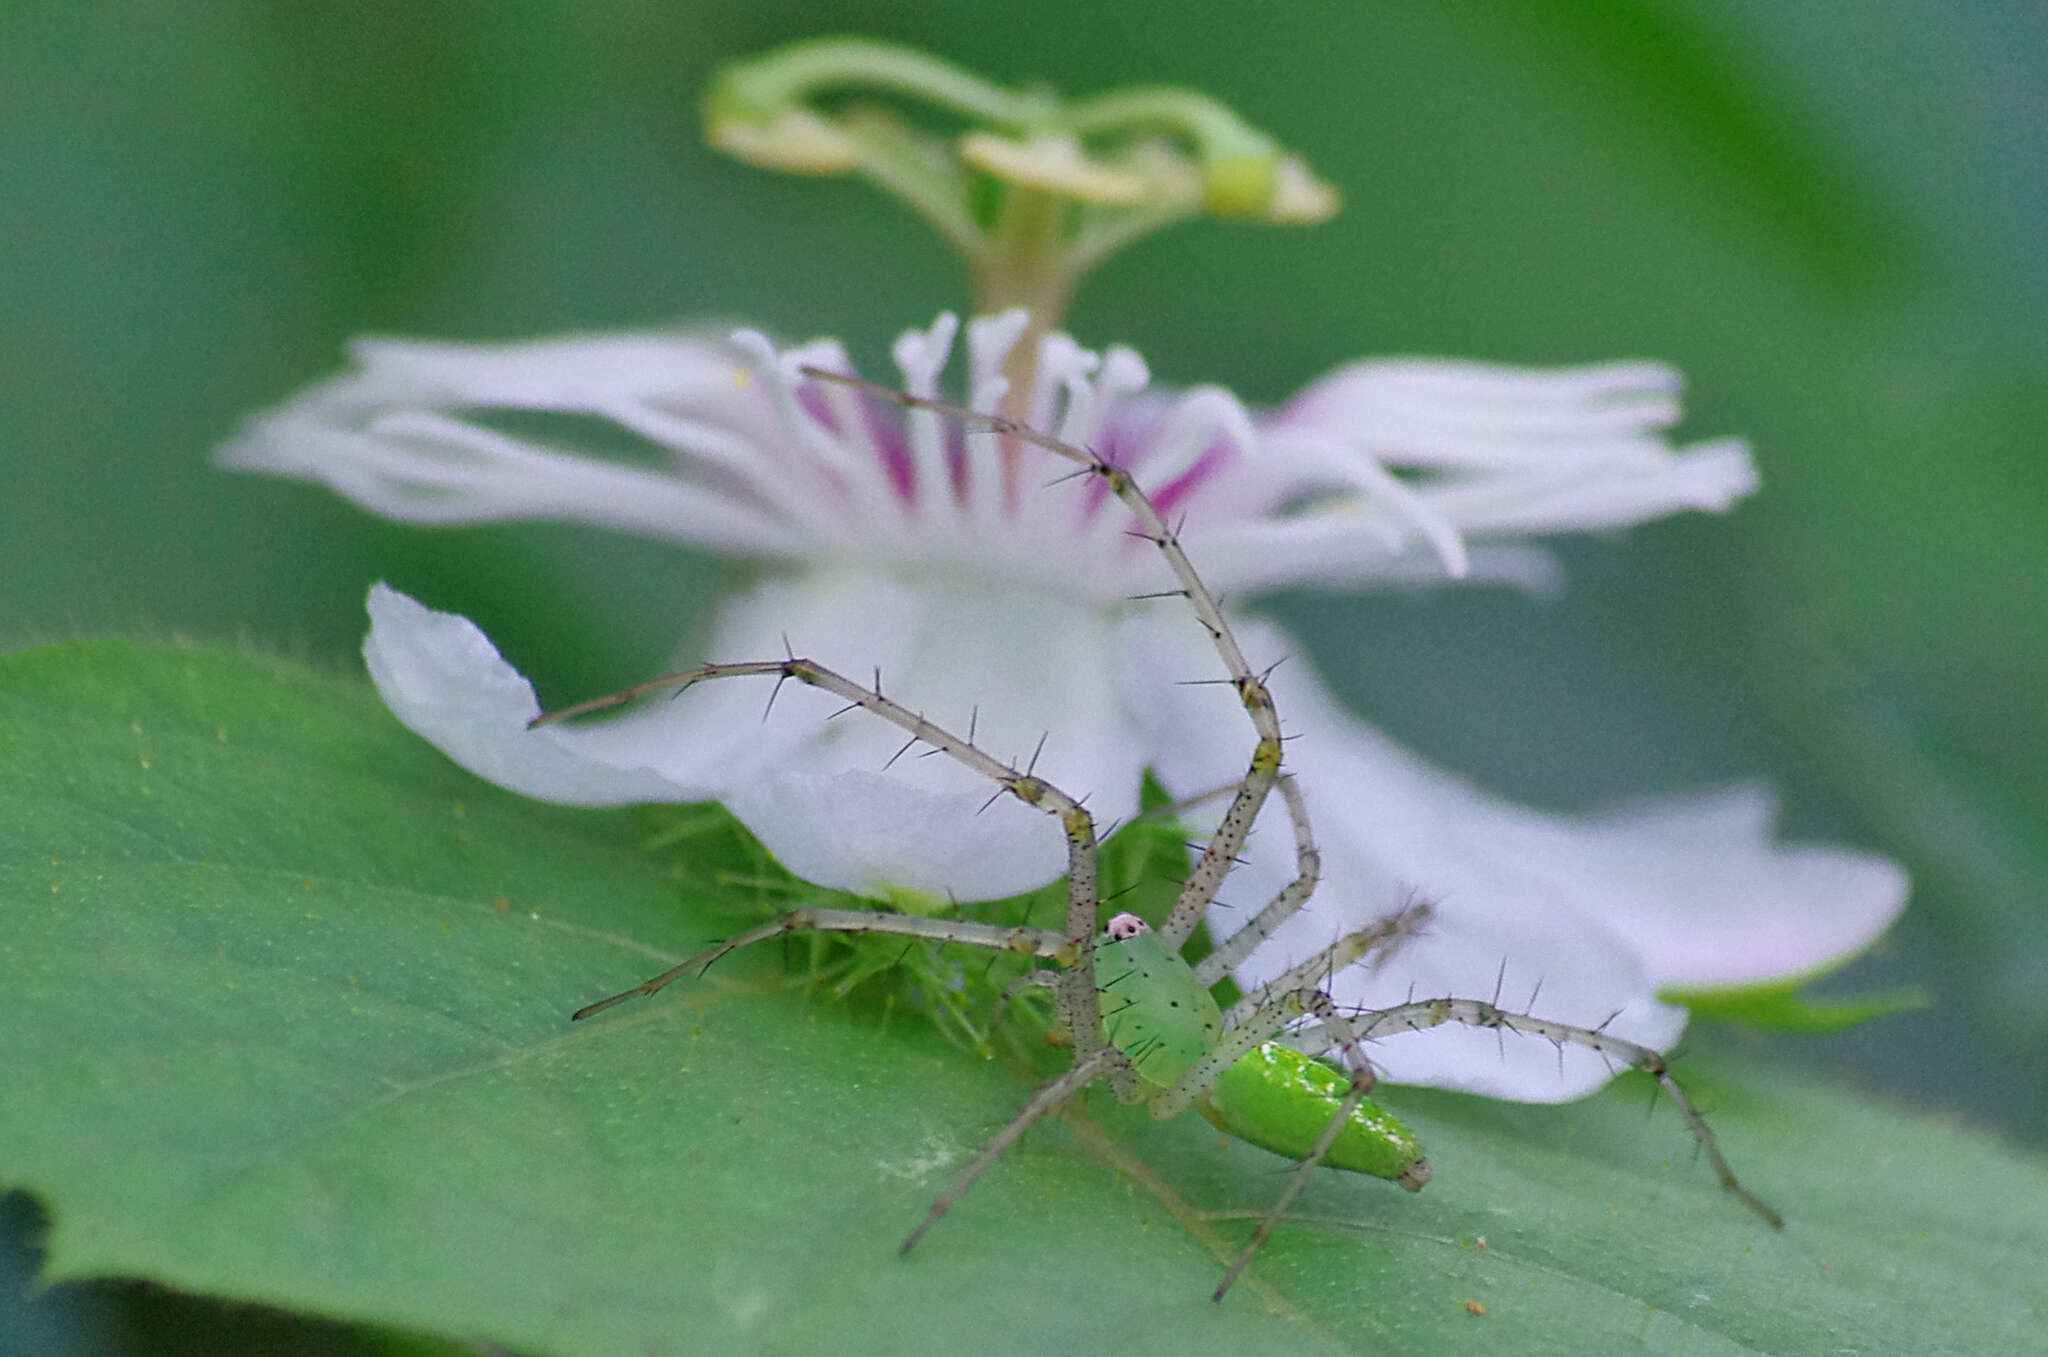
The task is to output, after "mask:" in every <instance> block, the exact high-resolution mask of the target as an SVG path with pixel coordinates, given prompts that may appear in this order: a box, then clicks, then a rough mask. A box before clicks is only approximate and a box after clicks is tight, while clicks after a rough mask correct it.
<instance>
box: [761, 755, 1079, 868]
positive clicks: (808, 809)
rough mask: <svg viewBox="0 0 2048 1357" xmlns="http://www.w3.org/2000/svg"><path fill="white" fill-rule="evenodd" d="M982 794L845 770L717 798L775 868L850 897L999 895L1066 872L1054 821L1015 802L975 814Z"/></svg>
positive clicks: (773, 779)
mask: <svg viewBox="0 0 2048 1357" xmlns="http://www.w3.org/2000/svg"><path fill="white" fill-rule="evenodd" d="M987 801H988V794H987V793H985V792H934V791H927V790H925V789H924V788H922V787H919V786H917V785H916V784H915V783H914V782H912V781H910V780H909V779H906V778H901V777H892V776H891V775H889V774H888V773H873V772H867V771H864V770H861V769H850V770H848V771H846V772H842V773H833V774H825V775H821V774H815V773H799V772H790V773H779V774H775V775H771V776H768V777H762V778H756V779H754V780H752V781H749V782H745V783H742V784H740V785H739V786H737V787H735V788H733V790H732V791H731V792H730V793H728V794H727V796H726V799H725V805H726V809H728V810H730V811H731V812H732V813H733V814H734V815H736V816H738V817H739V819H740V821H741V822H742V823H744V824H745V825H747V826H748V827H749V828H750V829H752V830H753V831H754V833H755V835H756V836H757V837H758V838H759V839H760V840H761V841H762V842H763V843H764V844H767V845H768V846H769V849H770V851H771V852H773V853H774V854H775V860H776V861H777V862H780V863H781V864H782V865H783V866H784V867H787V868H788V869H789V870H790V871H792V872H794V873H796V875H798V876H800V877H802V878H803V879H804V880H806V881H812V882H816V883H817V884H818V885H821V886H830V887H832V888H833V889H835V890H843V891H851V892H853V893H854V894H856V895H869V896H876V897H884V898H886V897H888V896H889V895H891V894H892V893H893V892H894V891H895V890H899V889H907V890H913V891H920V892H922V893H924V894H926V895H929V896H933V897H935V898H937V899H941V900H944V899H949V898H950V899H954V900H999V899H1002V898H1004V897H1005V896H1011V895H1018V894H1021V893H1023V892H1024V891H1028V890H1032V889H1034V888H1036V887H1038V886H1042V885H1044V884H1045V883H1046V882H1048V881H1051V880H1054V879H1056V878H1058V877H1059V876H1061V875H1063V874H1064V873H1065V871H1066V857H1065V853H1064V851H1063V848H1062V844H1061V842H1060V836H1059V833H1058V830H1057V827H1055V826H1051V825H1049V824H1048V823H1047V822H1046V819H1045V817H1044V816H1043V815H1038V814H1036V813H1034V812H1031V811H1030V810H1029V809H1028V808H1026V807H1023V806H1017V805H1012V806H1010V807H1009V813H999V811H998V809H997V807H994V806H991V807H990V808H989V810H988V813H987V814H985V815H984V814H980V813H978V812H980V810H981V808H982V806H983V805H985V804H986V803H987ZM1048 831H1050V832H1048Z"/></svg>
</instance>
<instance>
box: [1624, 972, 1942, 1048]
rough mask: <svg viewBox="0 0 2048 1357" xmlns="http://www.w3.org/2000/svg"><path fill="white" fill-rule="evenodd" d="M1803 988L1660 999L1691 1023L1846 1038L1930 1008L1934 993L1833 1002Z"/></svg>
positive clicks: (1893, 992)
mask: <svg viewBox="0 0 2048 1357" xmlns="http://www.w3.org/2000/svg"><path fill="white" fill-rule="evenodd" d="M1807 983H1808V982H1807V980H1806V979H1805V978H1801V979H1797V980H1788V981H1786V982H1785V983H1784V984H1781V985H1752V986H1750V987H1748V988H1746V989H1718V990H1674V991H1671V992H1669V993H1666V994H1663V995H1661V996H1660V997H1662V998H1663V999H1665V1000H1666V1001H1667V1002H1670V1003H1674V1004H1682V1005H1684V1006H1685V1007H1686V1008H1688V1009H1690V1010H1692V1016H1693V1017H1694V1018H1706V1019H1709V1020H1711V1021H1714V1022H1728V1023H1737V1024H1740V1025H1741V1026H1744V1027H1757V1028H1762V1029H1763V1030H1764V1031H1767V1032H1797V1033H1799V1034H1801V1035H1804V1036H1825V1035H1826V1034H1828V1033H1830V1032H1846V1031H1848V1030H1849V1029H1850V1028H1852V1027H1857V1026H1860V1025H1862V1024H1863V1023H1866V1022H1869V1021H1870V1020H1871V1019H1873V1018H1888V1017H1890V1016H1891V1015H1892V1014H1894V1013H1908V1012H1911V1011H1912V1010H1913V1009H1916V1008H1932V1007H1933V1006H1934V995H1933V992H1932V991H1930V990H1928V989H1927V988H1926V987H1924V986H1921V985H1905V986H1901V987H1899V988H1897V989H1888V990H1879V991H1875V992H1873V993H1870V994H1853V995H1846V996H1842V997H1836V996H1832V995H1829V996H1817V995H1811V994H1805V993H1802V992H1801V991H1802V990H1804V988H1805V987H1806V985H1807Z"/></svg>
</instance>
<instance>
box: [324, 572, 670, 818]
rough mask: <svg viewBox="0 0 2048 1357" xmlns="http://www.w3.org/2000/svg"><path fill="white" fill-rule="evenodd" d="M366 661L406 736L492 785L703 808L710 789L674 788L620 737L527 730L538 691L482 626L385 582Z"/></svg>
mask: <svg viewBox="0 0 2048 1357" xmlns="http://www.w3.org/2000/svg"><path fill="white" fill-rule="evenodd" d="M369 607H370V634H369V636H368V637H367V638H366V639H365V640H364V641H363V662H364V663H365V664H366V665H368V666H369V670H370V677H371V678H372V679H373V680H374V681H375V682H376V684H377V693H378V696H380V697H382V698H383V699H384V704H385V705H386V706H388V707H389V708H391V711H392V714H393V715H395V716H396V717H398V719H399V720H400V721H403V722H404V723H405V724H406V726H407V727H408V728H410V729H411V730H412V731H414V732H415V733H416V734H419V735H421V736H423V737H425V738H426V739H427V740H428V741H429V742H430V743H432V744H433V745H434V746H435V747H436V748H438V749H439V750H440V751H441V752H442V753H444V754H446V755H447V756H448V757H449V758H451V759H453V760H455V762H457V763H459V764H461V765H462V766H463V767H464V768H467V769H469V770H470V771H471V772H473V773H475V774H476V775H477V776H479V777H481V778H484V779H486V780H487V781H491V782H495V783H497V784H498V785H499V786H501V787H505V788H508V789H510V790H512V791H515V792H518V793H520V794H521V795H522V796H531V797H534V798H535V799H537V800H541V801H555V802H560V803H562V804H565V805H572V806H622V805H629V804H631V803H633V802H636V801H701V800H704V799H706V798H707V797H708V796H709V795H710V789H709V788H707V787H704V786H701V785H694V784H691V783H688V782H677V781H675V780H673V779H671V778H669V777H667V776H665V775H663V774H662V773H660V772H658V771H656V770H655V769H654V768H652V767H649V766H647V765H646V764H645V763H642V762H638V761H635V760H633V759H632V758H631V756H630V755H625V756H624V757H621V755H622V754H624V750H622V749H621V748H620V747H619V746H620V745H621V743H623V744H624V745H625V746H626V748H630V747H631V744H632V743H633V742H632V741H625V742H621V741H619V739H618V735H617V732H616V731H613V732H612V733H611V734H610V735H609V736H608V737H601V738H594V737H593V735H592V733H591V732H590V731H587V730H579V729H567V728H560V727H553V726H543V727H542V728H541V729H539V730H528V729H527V728H526V723H527V722H528V721H530V720H532V719H533V718H534V717H536V716H538V715H540V703H539V701H538V700H537V699H536V698H535V697H534V693H533V685H532V684H530V683H528V682H527V681H526V680H525V679H523V678H521V677H520V676H519V673H518V671H516V670H515V669H513V668H512V666H511V665H509V664H507V663H505V661H504V659H503V658H502V657H500V656H499V654H498V651H497V648H496V647H495V646H493V645H492V644H491V643H490V640H489V638H487V637H486V636H485V635H484V634H483V632H481V631H479V630H478V629H477V627H476V624H475V623H473V622H471V621H470V620H469V619H468V618H466V617H457V616H456V615H455V614H453V613H441V612H435V611H433V610H432V609H430V608H426V607H423V606H422V605H421V604H420V603H418V602H417V601H415V600H414V599H412V598H409V597H407V596H406V595H405V594H402V593H400V592H399V591H398V590H396V589H393V588H391V587H390V586H389V585H386V584H378V585H375V586H373V587H372V588H371V590H370V603H369Z"/></svg>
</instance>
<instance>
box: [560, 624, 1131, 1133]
mask: <svg viewBox="0 0 2048 1357" xmlns="http://www.w3.org/2000/svg"><path fill="white" fill-rule="evenodd" d="M771 674H772V675H774V676H775V677H776V680H777V682H782V681H785V680H788V679H795V680H796V681H797V682H799V683H804V684H808V685H809V686H811V687H813V688H819V689H822V690H824V691H825V692H828V693H832V694H833V695H835V696H837V697H840V698H843V699H845V700H846V701H847V702H848V703H849V704H850V705H851V706H853V707H860V708H862V709H864V710H867V711H870V712H873V713H874V714H875V715H877V716H879V717H881V718H882V719H883V720H885V721H888V722H889V723H891V724H892V725H894V726H896V727H897V728H898V729H900V730H902V731H904V732H906V733H907V734H909V735H910V736H911V737H912V738H913V739H914V740H918V741H922V742H923V743H925V744H928V745H930V746H931V747H932V748H934V749H936V750H938V751H939V752H940V753H942V754H945V755H947V756H948V757H950V758H952V759H954V760H956V761H958V762H960V763H962V764H965V765H966V766H967V767H969V768H972V769H973V770H974V771H976V772H978V773H980V774H982V775H983V776H984V777H987V778H990V779H992V780H993V781H994V782H995V783H996V785H997V787H998V788H999V791H998V793H997V794H998V795H1000V794H1001V793H1002V792H1008V793H1009V794H1010V795H1012V796H1014V797H1016V798H1017V799H1018V800H1019V801H1022V802H1023V803H1024V804H1025V805H1027V806H1035V807H1037V808H1038V809H1040V810H1042V811H1044V812H1046V813H1047V814H1048V815H1052V816H1054V817H1056V818H1057V819H1058V820H1059V821H1060V825H1061V828H1062V829H1063V830H1065V832H1066V836H1067V927H1066V931H1065V932H1064V933H1063V934H1062V935H1061V946H1060V950H1059V951H1058V952H1057V953H1055V954H1052V955H1055V956H1056V957H1057V958H1059V959H1062V960H1065V961H1067V963H1068V966H1069V969H1067V970H1065V971H1063V972H1061V974H1060V977H1059V979H1058V981H1057V982H1056V984H1055V991H1056V995H1057V1003H1058V1010H1059V1017H1060V1023H1061V1025H1062V1027H1064V1028H1065V1030H1066V1031H1067V1032H1068V1033H1069V1034H1070V1035H1071V1036H1072V1039H1073V1042H1074V1054H1075V1058H1076V1060H1089V1059H1092V1057H1094V1056H1095V1055H1096V1054H1097V1053H1098V1052H1100V1051H1101V1050H1103V1049H1104V1044H1103V1039H1102V1035H1101V1033H1102V1017H1101V1008H1100V1005H1099V1003H1098V1000H1097V997H1096V993H1095V980H1094V975H1093V973H1092V972H1091V971H1090V969H1089V967H1088V966H1087V965H1086V964H1085V958H1086V954H1087V948H1088V946H1089V943H1090V942H1091V940H1092V939H1093V937H1094V934H1095V923H1096V916H1097V909H1096V905H1097V900H1098V891H1097V881H1098V876H1099V872H1098V869H1097V844H1096V838H1095V819H1094V817H1093V816H1091V815H1090V814H1089V813H1088V811H1087V810H1086V809H1085V808H1084V807H1083V806H1082V805H1081V803H1080V802H1079V801H1077V800H1075V799H1074V798H1073V797H1071V796H1069V795H1067V794H1066V793H1065V792H1063V791H1061V790H1060V789H1059V788H1057V787H1055V786H1053V785H1052V783H1050V782H1048V781H1046V780H1045V779H1044V778H1042V777H1038V776H1036V775H1034V774H1030V773H1020V772H1018V771H1017V769H1015V768H1014V767H1012V766H1010V765H1009V764H1007V763H1004V762H1003V761H1002V760H1000V759H997V758H995V757H993V756H992V755H990V754H987V753H984V752H983V751H982V750H981V749H979V748H977V747H976V746H975V745H973V744H970V743H969V742H968V741H966V740H963V739H961V738H960V737H959V736H957V735H954V734H952V733H951V732H949V731H947V730H945V729H944V728H943V727H941V726H938V725H936V724H934V723H933V722H931V721H927V720H926V719H925V718H924V717H923V716H921V715H919V714H918V713H916V712H914V711H911V710H910V709H909V708H908V707H905V706H903V705H902V704H901V703H898V702H896V701H895V700H894V699H892V698H888V697H884V696H883V695H882V694H881V693H879V692H877V691H876V690H874V689H873V688H866V687H863V686H861V685H860V684H858V683H855V682H854V681H853V680H852V679H849V678H847V677H845V676H844V675H841V674H838V673H835V672H834V671H832V670H830V669H827V668H826V667H825V666H823V665H821V664H818V663H815V662H814V661H811V660H804V659H795V658H791V659H782V660H749V661H743V662H740V663H736V664H706V665H699V666H698V667H697V668H695V669H685V670H682V671H680V672H678V673H674V674H667V675H664V676H662V677H661V678H656V679H649V680H647V681H646V682H644V683H636V684H633V685H632V686H630V687H627V688H621V689H620V690H619V691H617V692H615V693H608V694H606V695H605V696H603V697H595V698H591V699H590V700H589V701H587V702H579V703H576V704H575V705H574V706H570V707H564V708H562V709H561V710H560V711H555V712H548V713H545V714H543V715H541V716H536V717H535V718H534V719H533V720H532V721H530V722H528V723H527V724H528V726H529V728H531V727H533V726H541V725H547V724H550V723H552V722H555V721H561V720H566V719H567V718H569V717H572V716H581V715H585V714H587V713H589V712H595V711H603V710H605V709H607V708H610V707H616V706H620V705H622V704H624V703H627V702H631V701H632V700H633V699H635V698H638V697H644V696H646V695H647V694H649V693H654V692H660V691H663V690H665V689H671V688H677V689H680V688H688V687H690V686H691V685H692V684H696V683H702V682H706V681H708V680H712V679H725V678H746V677H751V676H765V675H771ZM814 913H815V912H814ZM852 913H854V914H856V915H864V919H863V921H862V922H861V924H860V925H859V926H857V927H846V926H836V927H835V926H833V925H830V924H821V923H812V924H811V925H809V926H810V927H811V928H812V929H814V930H816V931H822V932H882V931H896V930H893V929H888V928H885V927H884V926H882V925H878V924H876V923H875V922H874V920H876V919H879V918H883V917H888V916H887V915H886V914H885V913H884V912H883V911H874V912H873V913H866V912H864V911H852ZM788 918H789V916H788V915H785V916H784V921H785V922H786V921H787V920H788ZM755 931H756V932H761V930H755ZM791 931H794V929H793V928H791V927H771V928H769V929H768V931H766V932H761V936H762V937H774V936H777V935H778V934H781V933H788V932H791ZM756 940H758V939H756ZM719 955H723V953H722V952H721V953H719ZM712 959H713V960H715V959H716V958H715V957H713V958H712ZM706 964H708V962H707V963H706ZM689 968H690V963H689V962H685V963H683V965H682V966H681V967H680V968H677V973H681V972H685V971H688V970H689ZM673 978H674V975H673V974H671V975H667V976H665V977H656V980H658V981H660V983H659V984H657V983H655V981H649V982H647V984H646V985H642V986H639V987H638V988H636V989H632V990H626V991H624V992H622V993H621V994H618V995H614V996H613V997H612V998H611V999H607V1000H603V1001H601V1002H600V1003H598V1004H596V1005H592V1006H590V1007H587V1008H585V1009H583V1010H582V1013H583V1014H585V1015H587V1014H589V1013H591V1012H595V1011H598V1010H600V1009H603V1008H606V1007H609V1006H610V1005H611V1004H612V1003H613V1002H615V1001H623V1000H625V999H627V998H632V997H634V996H636V995H638V994H640V993H643V992H645V993H653V992H654V990H657V989H659V988H661V985H662V984H666V983H668V980H670V979H673ZM649 986H652V989H650V988H649ZM1109 1078H1110V1081H1111V1087H1112V1088H1113V1089H1115V1090H1116V1091H1117V1096H1118V1097H1120V1098H1123V1097H1126V1094H1127V1093H1128V1094H1129V1096H1130V1097H1133V1098H1134V1097H1135V1096H1136V1088H1137V1085H1136V1084H1135V1082H1133V1080H1132V1078H1131V1076H1130V1075H1129V1073H1128V1070H1127V1069H1125V1068H1123V1067H1122V1066H1121V1065H1120V1063H1119V1062H1116V1061H1111V1062H1109Z"/></svg>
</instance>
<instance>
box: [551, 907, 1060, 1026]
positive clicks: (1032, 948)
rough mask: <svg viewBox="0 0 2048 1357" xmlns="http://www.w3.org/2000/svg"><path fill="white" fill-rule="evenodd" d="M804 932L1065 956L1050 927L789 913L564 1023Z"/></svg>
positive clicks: (867, 913)
mask: <svg viewBox="0 0 2048 1357" xmlns="http://www.w3.org/2000/svg"><path fill="white" fill-rule="evenodd" d="M804 932H811V933H894V934H897V935H899V936H902V937H911V938H926V939H929V940H931V941H933V942H953V943H960V944H962V945H964V946H968V947H985V948H987V949H989V950H990V951H994V952H1016V953H1019V954H1021V955H1028V956H1042V957H1047V958H1058V957H1062V956H1066V955H1069V948H1068V945H1067V939H1066V935H1065V934H1062V933H1055V932H1053V931H1052V930H1051V929H1049V928H1023V927H1011V926H1007V925H1003V924H985V923H977V922H975V921H974V920H972V919H934V918H927V917H925V916H923V915H921V914H897V913H894V912H892V911H888V910H875V909H793V910H790V911H789V912H788V913H787V914H783V915H780V916H778V917H776V918H773V919H770V920H769V921H768V922H767V923H764V924H761V925H759V926H758V927H755V928H750V929H748V930H747V931H746V932H744V933H742V934H740V935H739V936H738V937H733V938H727V939H726V940H725V941H724V942H721V943H719V944H718V945H717V946H716V947H712V948H709V949H708V950H706V951H703V952H700V953H698V954H697V955H696V956H693V957H691V958H690V959H689V960H688V961H685V962H683V963H681V964H680V965H676V966H671V967H670V968H669V969H667V970H665V971H663V972H662V973H661V974H660V975H657V976H655V977H654V978H653V979H651V980H648V981H646V982H644V983H642V984H638V985H635V986H633V988H631V989H629V990H621V991H620V992H619V993H617V994H614V995H612V996H611V997H610V998H608V999H599V1000H598V1001H597V1002H596V1003H594V1004H585V1005H584V1006H583V1007H582V1008H579V1009H577V1010H576V1011H575V1012H574V1013H571V1014H570V1015H569V1020H570V1021H571V1022H576V1021H579V1020H581V1019H583V1018H588V1017H591V1016H592V1015H594V1014H598V1013H602V1012H604V1011H605V1010H606V1009H608V1008H610V1007H612V1006H613V1005H614V1004H622V1003H624V1002H626V1000H628V999H644V998H646V997H647V996H649V995H651V994H654V993H655V992H657V991H658V990H660V989H661V988H662V987H663V986H665V985H667V984H668V983H669V982H670V981H672V980H678V979H681V978H682V977H683V976H686V975H702V974H704V972H705V971H707V970H709V969H711V967H712V965H713V964H714V963H715V962H717V961H719V960H720V959H721V958H723V957H725V956H726V955H728V954H729V953H732V952H737V951H738V950H739V949H740V948H742V947H751V946H752V945H753V944H755V943H757V942H765V941H767V940H768V939H769V938H779V937H781V936H783V935H784V934H787V933H804ZM1032 974H1041V972H1032Z"/></svg>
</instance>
